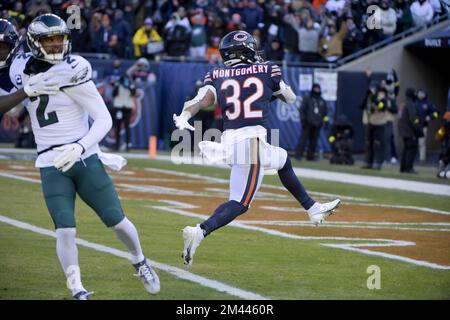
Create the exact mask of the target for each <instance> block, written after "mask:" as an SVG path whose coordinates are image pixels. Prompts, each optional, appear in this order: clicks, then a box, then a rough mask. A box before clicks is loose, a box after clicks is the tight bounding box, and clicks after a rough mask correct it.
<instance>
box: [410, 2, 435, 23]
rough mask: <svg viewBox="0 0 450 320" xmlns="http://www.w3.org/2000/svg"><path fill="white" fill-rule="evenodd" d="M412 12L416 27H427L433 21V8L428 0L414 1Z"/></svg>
mask: <svg viewBox="0 0 450 320" xmlns="http://www.w3.org/2000/svg"><path fill="white" fill-rule="evenodd" d="M410 10H411V16H412V20H413V24H414V26H423V25H426V24H427V23H429V22H431V20H432V19H433V15H434V11H433V7H432V6H431V4H430V3H429V2H428V0H417V1H414V2H413V4H412V5H411V7H410Z"/></svg>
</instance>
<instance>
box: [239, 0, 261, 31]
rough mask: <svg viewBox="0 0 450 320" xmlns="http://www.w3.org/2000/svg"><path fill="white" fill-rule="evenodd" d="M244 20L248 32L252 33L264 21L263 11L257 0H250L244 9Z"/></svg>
mask: <svg viewBox="0 0 450 320" xmlns="http://www.w3.org/2000/svg"><path fill="white" fill-rule="evenodd" d="M242 22H244V23H245V25H246V26H247V32H248V33H250V34H251V33H252V32H253V30H255V29H256V28H257V27H258V24H260V23H262V22H263V11H262V9H261V7H260V6H259V5H258V4H257V3H256V0H248V1H247V6H246V7H245V8H244V10H243V11H242Z"/></svg>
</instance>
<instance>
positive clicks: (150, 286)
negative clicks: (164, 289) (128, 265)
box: [133, 259, 160, 294]
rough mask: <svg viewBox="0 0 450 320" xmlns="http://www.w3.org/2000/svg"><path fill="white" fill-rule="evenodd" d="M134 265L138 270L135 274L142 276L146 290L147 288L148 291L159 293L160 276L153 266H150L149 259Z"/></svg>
mask: <svg viewBox="0 0 450 320" xmlns="http://www.w3.org/2000/svg"><path fill="white" fill-rule="evenodd" d="M133 266H134V267H135V268H136V270H137V272H138V273H137V274H135V276H136V277H139V278H141V281H142V283H143V284H144V288H145V290H147V292H148V293H151V294H157V293H158V292H159V290H160V283H159V278H158V275H157V274H156V272H155V271H154V270H153V269H152V267H150V264H149V263H148V261H147V259H144V260H142V261H141V262H139V263H137V264H134V265H133Z"/></svg>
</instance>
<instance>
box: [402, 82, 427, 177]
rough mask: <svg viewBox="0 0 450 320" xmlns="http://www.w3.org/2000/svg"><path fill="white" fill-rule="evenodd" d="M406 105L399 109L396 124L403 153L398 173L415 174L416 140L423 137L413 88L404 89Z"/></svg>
mask: <svg viewBox="0 0 450 320" xmlns="http://www.w3.org/2000/svg"><path fill="white" fill-rule="evenodd" d="M405 95H406V103H404V104H403V105H402V108H401V109H400V120H399V122H398V130H399V134H400V136H401V137H402V139H403V153H402V159H401V163H400V172H402V173H417V171H415V170H414V159H415V157H416V155H417V148H418V142H417V139H418V138H420V137H422V136H423V128H422V125H421V123H420V118H419V113H418V109H417V105H416V92H415V90H414V89H413V88H408V89H406V93H405Z"/></svg>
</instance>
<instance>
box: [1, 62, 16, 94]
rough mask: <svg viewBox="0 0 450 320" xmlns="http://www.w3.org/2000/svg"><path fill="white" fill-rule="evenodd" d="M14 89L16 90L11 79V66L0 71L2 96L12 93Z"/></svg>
mask: <svg viewBox="0 0 450 320" xmlns="http://www.w3.org/2000/svg"><path fill="white" fill-rule="evenodd" d="M13 89H15V88H14V84H13V83H12V82H11V79H10V78H9V66H8V67H6V68H4V69H0V95H4V94H8V93H11V92H12V91H13Z"/></svg>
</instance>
